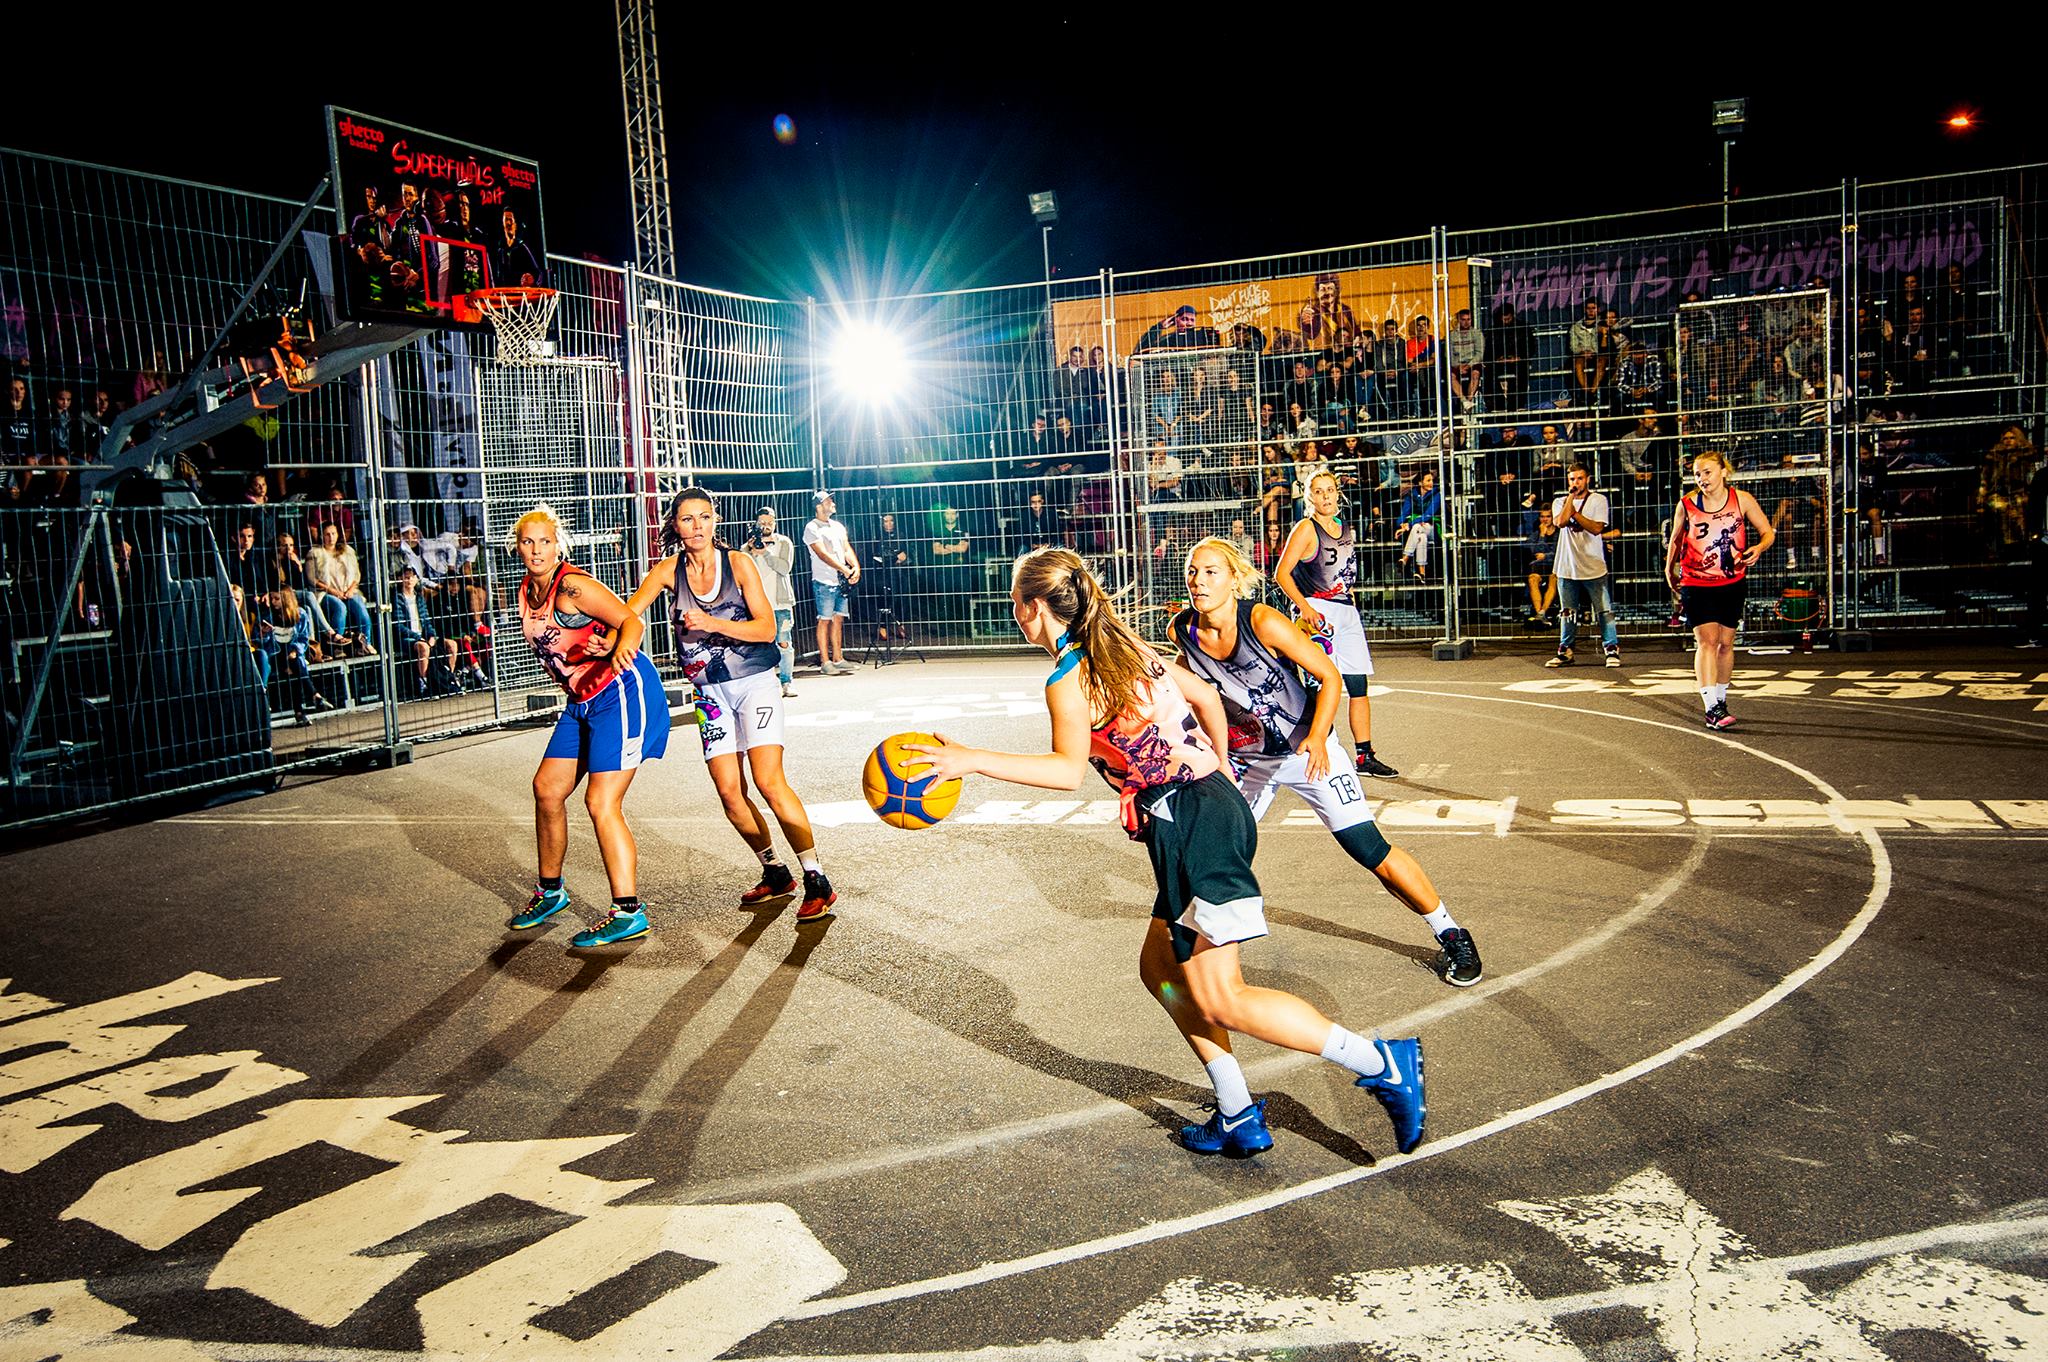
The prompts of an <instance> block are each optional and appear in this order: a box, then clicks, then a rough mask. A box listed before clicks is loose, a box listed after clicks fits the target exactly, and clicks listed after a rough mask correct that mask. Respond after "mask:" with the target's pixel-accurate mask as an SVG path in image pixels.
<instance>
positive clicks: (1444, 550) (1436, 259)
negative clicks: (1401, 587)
mask: <svg viewBox="0 0 2048 1362" xmlns="http://www.w3.org/2000/svg"><path fill="white" fill-rule="evenodd" d="M1450 250H1451V243H1450V232H1449V229H1447V228H1444V227H1432V228H1430V229H1429V272H1430V310H1431V311H1432V312H1434V313H1436V365H1435V368H1434V370H1433V372H1432V373H1431V375H1430V386H1431V388H1432V393H1431V398H1432V401H1433V403H1434V405H1435V407H1436V486H1437V495H1438V497H1439V498H1440V499H1441V504H1442V506H1443V533H1442V537H1441V542H1439V543H1438V545H1437V549H1438V553H1439V555H1440V558H1441V561H1442V564H1443V570H1442V573H1441V575H1440V580H1441V582H1442V588H1441V589H1442V591H1443V620H1444V636H1443V637H1442V638H1440V639H1438V640H1437V641H1436V642H1435V643H1434V644H1433V645H1431V647H1430V650H1429V652H1430V656H1431V657H1432V658H1433V659H1435V660H1436V661H1438V662H1462V661H1463V660H1465V659H1466V658H1468V657H1470V656H1472V640H1471V639H1469V638H1466V637H1464V636H1463V632H1462V630H1461V629H1460V627H1459V620H1458V591H1459V586H1460V574H1459V571H1458V559H1459V556H1460V554H1461V552H1462V550H1463V547H1464V542H1465V534H1464V527H1463V526H1462V525H1460V524H1459V519H1458V511H1457V507H1458V505H1459V502H1458V500H1457V498H1458V497H1459V496H1460V495H1461V494H1462V493H1463V491H1464V482H1463V481H1462V480H1460V481H1458V482H1455V483H1454V482H1453V481H1452V479H1451V472H1452V469H1453V468H1454V467H1455V466H1456V464H1457V460H1455V459H1453V458H1452V457H1451V444H1452V438H1453V437H1452V428H1453V425H1454V423H1455V420H1456V416H1457V413H1456V412H1454V411H1452V409H1451V355H1450V348H1451V345H1450V341H1451V328H1450V323H1451V322H1452V321H1453V320H1454V318H1453V317H1452V315H1451V261H1450ZM1468 462H1469V460H1468Z"/></svg>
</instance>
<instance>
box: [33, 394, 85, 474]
mask: <svg viewBox="0 0 2048 1362" xmlns="http://www.w3.org/2000/svg"><path fill="white" fill-rule="evenodd" d="M43 448H44V449H46V450H48V451H49V452H50V453H52V454H61V455H63V456H64V458H65V460H66V461H67V462H69V463H73V464H78V463H86V462H89V461H90V460H91V459H92V456H93V450H92V449H91V448H90V446H89V445H88V444H87V440H86V433H85V418H84V417H82V416H80V415H79V414H78V409H77V408H76V407H75V406H73V405H72V394H71V389H69V388H67V387H62V386H59V387H58V388H57V389H56V390H55V391H53V392H52V393H51V394H50V415H49V418H48V419H47V420H46V421H45V422H44V424H43Z"/></svg>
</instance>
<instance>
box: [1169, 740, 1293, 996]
mask: <svg viewBox="0 0 2048 1362" xmlns="http://www.w3.org/2000/svg"><path fill="white" fill-rule="evenodd" d="M1143 807H1144V809H1145V818H1146V834H1145V849H1146V851H1147V853H1148V854H1149V855H1150V856H1151V858H1152V877H1153V879H1154V880H1155V881H1156V882H1157V883H1158V885H1159V893H1158V896H1157V897H1155V898H1154V899H1153V900H1152V916H1154V917H1156V918H1160V919H1162V920H1163V921H1165V922H1166V924H1167V926H1168V927H1169V928H1171V929H1172V932H1173V956H1174V959H1176V960H1178V961H1180V962H1181V963H1182V964H1186V963H1187V962H1188V960H1189V959H1190V958H1192V957H1193V955H1194V953H1195V941H1196V939H1197V938H1198V937H1199V938H1202V939H1205V940H1207V941H1208V942H1209V943H1210V944H1211V945H1216V946H1223V945H1228V944H1229V943H1231V942H1233V941H1249V940H1251V939H1252V938H1253V937H1257V936H1264V935H1265V934H1266V900H1265V896H1264V895H1262V894H1261V893H1260V892H1259V882H1258V880H1257V879H1256V878H1255V877H1254V876H1253V875H1252V856H1253V854H1254V853H1256V852H1257V851H1258V849H1259V827H1258V824H1256V823H1254V822H1253V821H1252V811H1251V808H1250V807H1249V806H1248V805H1246V803H1245V802H1244V796H1243V795H1242V794H1240V793H1238V789H1237V786H1235V785H1233V784H1232V783H1231V781H1230V777H1228V776H1226V775H1224V774H1223V773H1222V772H1221V771H1217V772H1215V773H1213V774H1211V775H1207V776H1204V777H1203V778H1202V779H1200V780H1197V781H1191V782H1189V783H1188V784H1185V785H1169V786H1167V787H1165V788H1164V789H1162V790H1160V791H1159V792H1158V793H1157V794H1151V795H1150V796H1149V798H1147V799H1146V800H1145V801H1144V803H1143Z"/></svg>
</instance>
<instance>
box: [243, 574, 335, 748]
mask: <svg viewBox="0 0 2048 1362" xmlns="http://www.w3.org/2000/svg"><path fill="white" fill-rule="evenodd" d="M258 599H260V600H261V602H262V604H261V606H260V607H258V608H257V609H256V610H255V611H254V612H252V613H253V615H254V620H253V623H252V627H251V629H250V634H251V636H252V637H253V638H254V639H255V640H256V643H257V645H258V646H260V647H262V648H263V649H264V650H265V651H267V652H268V653H269V654H270V672H271V674H272V675H273V676H275V677H277V678H278V681H279V683H280V685H281V686H282V688H283V690H282V694H283V697H284V698H285V699H286V700H287V701H288V702H289V703H290V704H291V707H292V713H293V714H295V715H296V716H297V717H298V720H299V722H300V723H304V722H306V713H307V711H308V710H314V711H318V710H325V709H333V708H334V702H333V701H331V700H329V699H328V698H327V697H326V696H325V695H322V694H321V693H320V688H319V687H318V686H316V685H314V684H313V671H312V668H311V666H310V665H308V661H307V657H308V654H310V653H311V652H312V648H313V621H312V619H311V618H310V617H309V616H308V615H307V614H306V612H305V611H303V610H301V609H300V608H299V598H298V597H297V596H296V595H295V594H293V593H292V592H290V591H286V590H285V589H283V588H282V587H279V588H277V589H275V590H272V591H268V592H265V593H263V594H262V595H261V596H260V597H259V598H258Z"/></svg>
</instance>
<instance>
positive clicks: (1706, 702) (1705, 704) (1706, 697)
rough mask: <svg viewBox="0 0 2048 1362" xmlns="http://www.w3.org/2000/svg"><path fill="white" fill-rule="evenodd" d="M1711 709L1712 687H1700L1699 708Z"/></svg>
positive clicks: (1712, 702)
mask: <svg viewBox="0 0 2048 1362" xmlns="http://www.w3.org/2000/svg"><path fill="white" fill-rule="evenodd" d="M1713 707H1714V688H1713V687H1712V686H1701V687H1700V708H1702V709H1712V708H1713Z"/></svg>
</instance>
